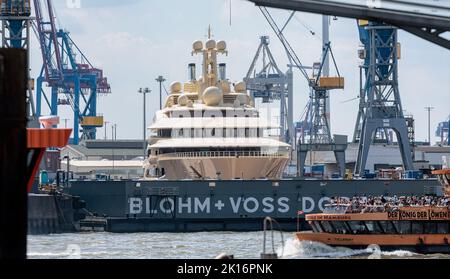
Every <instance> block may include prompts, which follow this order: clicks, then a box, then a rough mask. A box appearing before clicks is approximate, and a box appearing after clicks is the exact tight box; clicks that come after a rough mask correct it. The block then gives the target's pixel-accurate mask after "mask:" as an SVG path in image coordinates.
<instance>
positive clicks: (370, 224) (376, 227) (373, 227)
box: [366, 221, 383, 234]
mask: <svg viewBox="0 0 450 279" xmlns="http://www.w3.org/2000/svg"><path fill="white" fill-rule="evenodd" d="M366 226H367V229H368V230H369V232H370V233H374V234H381V233H383V230H382V229H381V227H380V224H379V223H378V222H376V221H366Z"/></svg>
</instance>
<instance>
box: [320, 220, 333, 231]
mask: <svg viewBox="0 0 450 279" xmlns="http://www.w3.org/2000/svg"><path fill="white" fill-rule="evenodd" d="M320 223H321V224H322V227H323V229H324V230H325V231H326V232H327V233H334V232H335V230H334V228H333V227H332V226H331V224H330V222H329V221H320Z"/></svg>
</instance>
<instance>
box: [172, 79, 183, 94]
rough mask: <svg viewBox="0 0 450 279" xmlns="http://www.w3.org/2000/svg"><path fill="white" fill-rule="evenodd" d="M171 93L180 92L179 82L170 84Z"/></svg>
mask: <svg viewBox="0 0 450 279" xmlns="http://www.w3.org/2000/svg"><path fill="white" fill-rule="evenodd" d="M170 92H171V93H180V92H181V82H178V81H175V82H172V84H171V85H170Z"/></svg>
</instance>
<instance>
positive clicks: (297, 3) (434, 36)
mask: <svg viewBox="0 0 450 279" xmlns="http://www.w3.org/2000/svg"><path fill="white" fill-rule="evenodd" d="M248 1H250V2H253V3H255V5H257V6H266V7H272V8H281V9H286V10H294V11H302V12H309V13H316V14H324V15H332V16H341V17H348V18H355V19H367V20H371V21H382V22H385V23H387V24H390V25H393V26H396V27H398V28H400V29H403V30H405V31H407V32H409V33H412V34H414V35H416V36H419V37H421V38H422V39H425V40H427V41H430V42H432V43H435V44H437V45H440V46H442V47H444V48H447V49H450V40H449V39H447V38H444V37H442V36H441V35H442V34H443V33H445V32H449V31H450V17H445V16H438V15H428V14H420V13H415V12H408V11H399V10H392V9H384V8H370V7H368V6H361V5H356V4H348V3H337V2H332V1H323V0H248ZM383 2H384V1H382V2H381V3H383ZM388 2H393V1H388ZM403 3H404V2H403ZM442 9H444V10H449V11H450V9H449V8H447V7H442Z"/></svg>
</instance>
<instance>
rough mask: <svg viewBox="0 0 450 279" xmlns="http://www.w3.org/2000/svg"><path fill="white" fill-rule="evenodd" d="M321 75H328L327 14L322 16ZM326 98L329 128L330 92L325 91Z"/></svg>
mask: <svg viewBox="0 0 450 279" xmlns="http://www.w3.org/2000/svg"><path fill="white" fill-rule="evenodd" d="M322 41H323V42H322V57H323V65H322V76H323V77H329V76H330V57H329V56H328V55H327V52H326V50H327V46H328V45H329V44H330V17H329V16H327V15H323V16H322ZM326 96H327V98H326V99H325V117H326V118H327V122H328V128H329V129H330V130H331V127H330V126H331V117H330V113H331V105H330V102H331V101H330V92H328V91H327V92H326Z"/></svg>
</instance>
